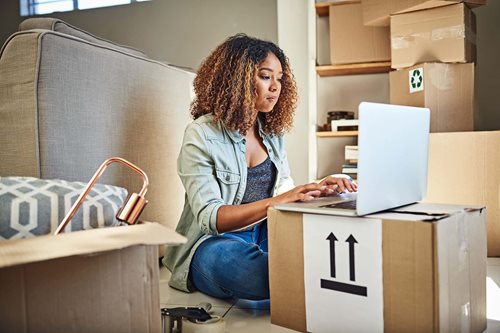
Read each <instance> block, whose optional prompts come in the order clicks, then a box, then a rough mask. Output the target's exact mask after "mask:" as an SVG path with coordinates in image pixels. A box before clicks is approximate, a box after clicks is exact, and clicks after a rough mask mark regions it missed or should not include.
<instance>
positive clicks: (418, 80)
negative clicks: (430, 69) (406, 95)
mask: <svg viewBox="0 0 500 333" xmlns="http://www.w3.org/2000/svg"><path fill="white" fill-rule="evenodd" d="M408 74H409V78H410V93H414V92H417V91H422V90H424V69H423V68H415V69H413V70H411V71H410V72H409V73H408Z"/></svg>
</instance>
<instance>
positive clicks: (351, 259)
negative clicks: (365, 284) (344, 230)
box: [345, 234, 358, 281]
mask: <svg viewBox="0 0 500 333" xmlns="http://www.w3.org/2000/svg"><path fill="white" fill-rule="evenodd" d="M345 241H346V242H347V243H349V279H350V280H351V281H355V280H356V273H355V272H354V243H357V242H358V241H357V240H356V238H354V236H353V235H352V234H351V235H350V236H349V238H347V239H346V240H345Z"/></svg>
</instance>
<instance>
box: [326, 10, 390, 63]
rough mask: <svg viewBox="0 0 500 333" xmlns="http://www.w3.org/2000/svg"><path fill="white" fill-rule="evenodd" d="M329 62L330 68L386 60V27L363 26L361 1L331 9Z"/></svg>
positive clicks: (387, 38) (387, 43)
mask: <svg viewBox="0 0 500 333" xmlns="http://www.w3.org/2000/svg"><path fill="white" fill-rule="evenodd" d="M329 19H330V60H331V63H332V64H333V65H339V64H349V63H363V62H376V61H389V60H390V59H391V46H390V32H389V27H381V28H380V27H367V26H364V25H363V15H362V11H361V2H359V3H347V4H342V3H340V4H333V5H331V6H330V15H329Z"/></svg>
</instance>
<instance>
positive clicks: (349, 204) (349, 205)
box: [321, 200, 356, 209]
mask: <svg viewBox="0 0 500 333" xmlns="http://www.w3.org/2000/svg"><path fill="white" fill-rule="evenodd" d="M321 207H326V208H340V209H356V200H350V201H342V202H337V203H333V204H329V205H324V206H321Z"/></svg>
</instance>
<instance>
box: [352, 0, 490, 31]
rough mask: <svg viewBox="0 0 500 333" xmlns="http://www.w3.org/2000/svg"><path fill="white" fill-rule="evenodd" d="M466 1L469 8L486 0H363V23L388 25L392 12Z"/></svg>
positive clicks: (484, 3) (483, 3)
mask: <svg viewBox="0 0 500 333" xmlns="http://www.w3.org/2000/svg"><path fill="white" fill-rule="evenodd" d="M456 3H466V4H467V5H468V6H469V7H470V8H474V7H477V6H482V5H486V3H487V0H465V1H464V0H363V1H362V10H363V23H364V25H367V26H388V25H389V23H390V20H389V17H390V15H393V14H398V13H399V14H400V13H407V12H413V11H418V10H425V9H430V8H436V7H442V6H447V5H450V4H456Z"/></svg>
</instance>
